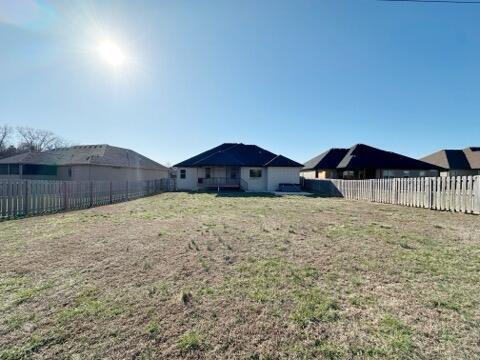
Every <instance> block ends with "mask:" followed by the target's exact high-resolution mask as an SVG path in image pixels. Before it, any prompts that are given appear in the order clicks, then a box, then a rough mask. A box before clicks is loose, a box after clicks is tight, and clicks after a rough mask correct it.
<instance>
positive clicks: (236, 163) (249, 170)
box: [175, 143, 303, 192]
mask: <svg viewBox="0 0 480 360" xmlns="http://www.w3.org/2000/svg"><path fill="white" fill-rule="evenodd" d="M175 167H176V168H177V189H179V190H192V191H197V190H206V189H212V188H214V189H216V188H232V189H242V190H244V191H252V192H256V191H258V192H265V191H276V190H278V189H279V187H280V184H299V182H300V175H299V172H300V170H301V168H302V167H303V165H302V164H299V163H297V162H295V161H293V160H290V159H288V158H286V157H285V156H282V155H276V154H273V153H271V152H270V151H267V150H265V149H262V148H260V147H258V146H256V145H244V144H230V143H225V144H222V145H220V146H217V147H215V148H213V149H210V150H208V151H205V152H203V153H201V154H199V155H196V156H194V157H192V158H190V159H188V160H185V161H182V162H181V163H179V164H176V165H175Z"/></svg>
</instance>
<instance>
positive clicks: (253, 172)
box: [250, 169, 262, 178]
mask: <svg viewBox="0 0 480 360" xmlns="http://www.w3.org/2000/svg"><path fill="white" fill-rule="evenodd" d="M250 177H251V178H261V177H262V169H250Z"/></svg>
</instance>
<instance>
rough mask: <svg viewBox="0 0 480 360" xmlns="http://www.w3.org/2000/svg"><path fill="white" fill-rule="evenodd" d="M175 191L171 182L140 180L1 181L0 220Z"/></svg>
mask: <svg viewBox="0 0 480 360" xmlns="http://www.w3.org/2000/svg"><path fill="white" fill-rule="evenodd" d="M174 190H175V180H174V179H158V180H141V181H44V180H2V179H0V219H11V218H16V217H21V216H31V215H39V214H48V213H54V212H58V211H68V210H77V209H85V208H89V207H94V206H99V205H106V204H113V203H117V202H121V201H128V200H133V199H137V198H141V197H145V196H150V195H154V194H158V193H161V192H165V191H174Z"/></svg>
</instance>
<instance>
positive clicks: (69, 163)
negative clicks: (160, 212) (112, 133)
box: [0, 145, 168, 181]
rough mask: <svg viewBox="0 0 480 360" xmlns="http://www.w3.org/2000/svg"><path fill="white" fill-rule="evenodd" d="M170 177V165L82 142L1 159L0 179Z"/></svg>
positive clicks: (129, 179)
mask: <svg viewBox="0 0 480 360" xmlns="http://www.w3.org/2000/svg"><path fill="white" fill-rule="evenodd" d="M167 177H168V168H166V167H165V166H163V165H161V164H159V163H157V162H155V161H153V160H151V159H149V158H147V157H145V156H143V155H140V154H139V153H137V152H135V151H132V150H128V149H123V148H119V147H115V146H110V145H79V146H72V147H68V148H60V149H55V150H50V151H44V152H28V153H24V154H20V155H15V156H11V157H8V158H4V159H0V178H2V179H31V180H65V181H87V180H89V181H91V180H95V181H125V180H128V181H135V180H154V179H162V178H167Z"/></svg>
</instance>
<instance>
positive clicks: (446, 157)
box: [422, 147, 480, 170]
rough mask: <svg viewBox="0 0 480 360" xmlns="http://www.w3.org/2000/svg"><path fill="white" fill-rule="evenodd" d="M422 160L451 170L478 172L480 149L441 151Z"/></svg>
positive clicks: (479, 167)
mask: <svg viewBox="0 0 480 360" xmlns="http://www.w3.org/2000/svg"><path fill="white" fill-rule="evenodd" d="M422 160H423V161H425V162H428V163H430V164H434V165H437V166H440V167H442V168H445V169H449V170H477V169H480V147H468V148H465V149H463V150H456V149H455V150H452V149H445V150H440V151H437V152H436V153H433V154H430V155H428V156H425V157H424V158H422Z"/></svg>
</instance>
